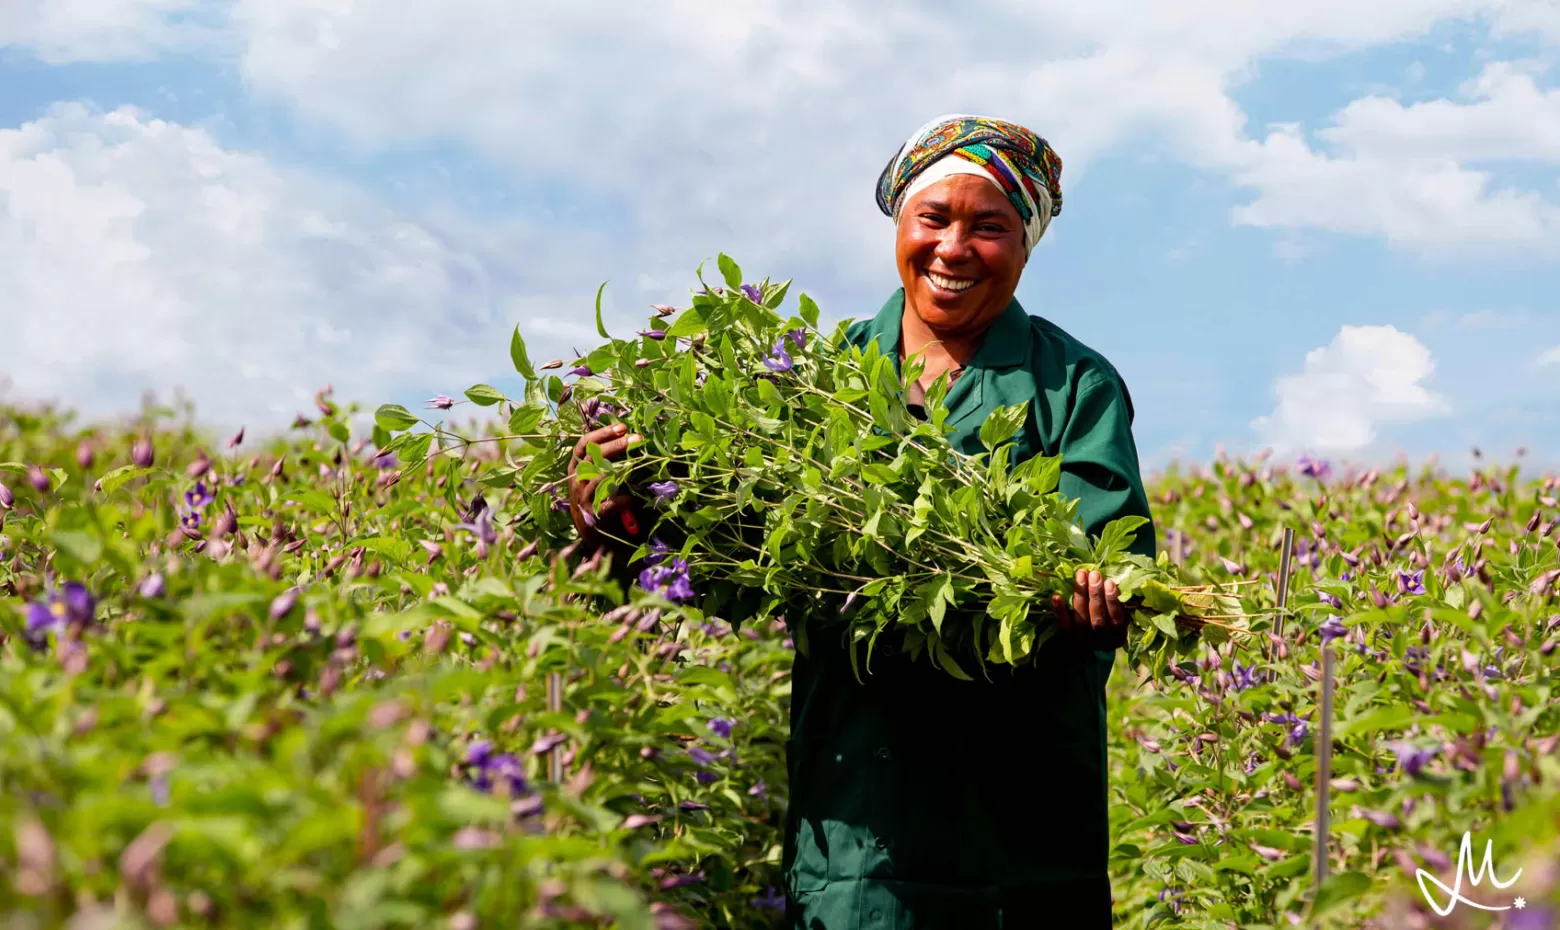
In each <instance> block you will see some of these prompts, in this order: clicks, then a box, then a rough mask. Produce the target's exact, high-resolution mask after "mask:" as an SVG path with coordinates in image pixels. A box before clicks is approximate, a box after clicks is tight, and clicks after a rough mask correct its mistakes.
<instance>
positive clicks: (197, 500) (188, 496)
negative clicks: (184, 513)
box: [184, 481, 216, 510]
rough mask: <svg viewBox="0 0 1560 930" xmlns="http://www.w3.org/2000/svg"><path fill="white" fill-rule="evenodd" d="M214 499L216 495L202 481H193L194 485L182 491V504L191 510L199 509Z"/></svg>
mask: <svg viewBox="0 0 1560 930" xmlns="http://www.w3.org/2000/svg"><path fill="white" fill-rule="evenodd" d="M214 500H216V497H215V496H214V495H213V494H212V493H211V491H209V490H208V489H207V488H206V483H205V482H204V481H197V482H195V487H193V488H191V489H190V490H188V491H185V492H184V504H185V506H186V507H189V508H190V509H191V510H200V509H202V508H204V507H205V506H206V505H207V504H209V503H211V502H212V501H214Z"/></svg>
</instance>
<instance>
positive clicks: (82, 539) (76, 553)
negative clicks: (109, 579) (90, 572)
mask: <svg viewBox="0 0 1560 930" xmlns="http://www.w3.org/2000/svg"><path fill="white" fill-rule="evenodd" d="M52 538H53V540H54V546H55V548H56V549H59V550H60V551H61V552H64V553H66V554H68V555H69V556H70V557H71V558H73V559H75V560H76V561H78V562H80V563H81V564H83V565H87V566H91V565H95V564H97V561H98V559H101V558H102V557H103V541H102V540H101V539H98V538H97V537H96V536H93V535H92V534H91V533H83V532H81V531H79V530H61V531H59V532H57V533H55V534H53V537H52Z"/></svg>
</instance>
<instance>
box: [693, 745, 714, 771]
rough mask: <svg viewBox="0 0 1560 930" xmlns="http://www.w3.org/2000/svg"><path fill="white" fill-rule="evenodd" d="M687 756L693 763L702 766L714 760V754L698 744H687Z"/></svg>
mask: <svg viewBox="0 0 1560 930" xmlns="http://www.w3.org/2000/svg"><path fill="white" fill-rule="evenodd" d="M688 758H690V759H692V760H693V764H694V765H697V766H701V767H702V766H706V765H709V764H710V763H711V762H714V761H715V754H714V753H713V752H710V751H709V750H708V749H704V748H702V747H699V746H689V747H688Z"/></svg>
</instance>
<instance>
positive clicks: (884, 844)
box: [877, 836, 888, 849]
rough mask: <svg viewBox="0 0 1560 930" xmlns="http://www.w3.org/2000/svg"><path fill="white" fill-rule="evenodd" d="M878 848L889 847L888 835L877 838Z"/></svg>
mask: <svg viewBox="0 0 1560 930" xmlns="http://www.w3.org/2000/svg"><path fill="white" fill-rule="evenodd" d="M877 848H878V849H887V848H888V837H886V836H880V837H878V838H877Z"/></svg>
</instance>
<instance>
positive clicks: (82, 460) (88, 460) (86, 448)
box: [76, 442, 92, 469]
mask: <svg viewBox="0 0 1560 930" xmlns="http://www.w3.org/2000/svg"><path fill="white" fill-rule="evenodd" d="M76 464H77V465H80V466H81V467H82V468H83V469H87V468H91V467H92V446H91V445H89V444H88V443H86V442H83V443H82V444H81V445H79V446H77V447H76Z"/></svg>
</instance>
